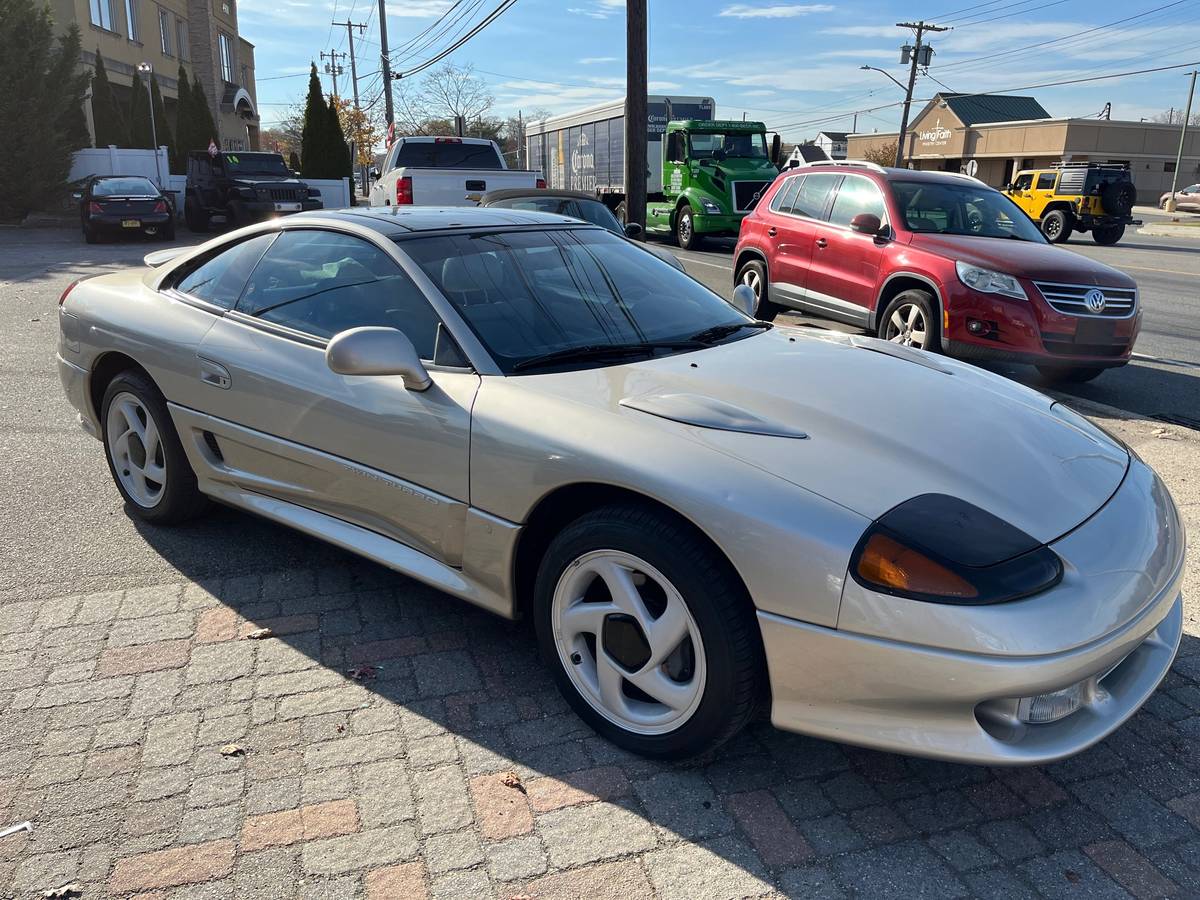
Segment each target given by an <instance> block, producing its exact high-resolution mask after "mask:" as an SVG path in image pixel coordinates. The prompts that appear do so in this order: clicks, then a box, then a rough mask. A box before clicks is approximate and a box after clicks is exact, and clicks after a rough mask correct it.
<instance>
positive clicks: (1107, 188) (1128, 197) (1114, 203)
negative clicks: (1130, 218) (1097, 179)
mask: <svg viewBox="0 0 1200 900" xmlns="http://www.w3.org/2000/svg"><path fill="white" fill-rule="evenodd" d="M1100 202H1101V203H1103V204H1104V211H1105V212H1106V213H1108V214H1109V215H1110V216H1127V215H1129V214H1130V213H1131V212H1133V204H1134V203H1136V202H1137V188H1135V187H1134V186H1133V184H1132V183H1131V182H1128V181H1108V182H1105V184H1104V186H1103V187H1102V188H1100Z"/></svg>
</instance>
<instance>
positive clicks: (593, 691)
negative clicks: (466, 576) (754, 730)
mask: <svg viewBox="0 0 1200 900" xmlns="http://www.w3.org/2000/svg"><path fill="white" fill-rule="evenodd" d="M534 604H535V606H534V616H535V619H534V624H535V627H536V629H537V636H538V645H539V647H540V649H541V651H542V654H543V657H544V658H545V659H546V660H547V662H548V663H549V665H550V666H551V667H552V669H553V672H554V678H555V681H556V683H557V685H558V688H559V690H560V691H561V692H562V694H563V696H564V697H565V698H566V700H567V702H568V703H569V704H570V705H571V707H572V708H573V709H574V710H575V712H576V713H577V714H578V715H579V717H580V718H582V719H583V720H584V721H585V722H587V724H588V725H590V726H591V727H592V728H593V729H595V730H596V731H597V732H599V733H600V734H601V735H602V736H604V737H605V738H607V739H608V740H610V741H612V742H613V743H614V744H617V745H618V746H620V747H623V748H624V749H626V750H630V751H632V752H634V753H639V754H642V755H644V756H651V757H658V758H664V759H675V758H682V757H687V756H693V755H696V754H698V753H702V752H705V751H707V750H711V749H712V748H714V747H716V746H718V745H720V744H721V743H723V742H724V741H727V740H729V739H730V738H731V737H733V736H734V735H735V734H737V732H738V731H740V730H741V729H742V728H743V727H744V726H745V725H746V723H747V722H749V720H750V718H751V717H752V716H753V714H754V713H755V711H756V710H757V707H758V703H759V700H760V699H761V697H762V696H763V687H764V682H765V664H764V661H763V652H762V643H761V637H760V635H759V633H758V626H757V623H756V621H755V618H754V611H753V606H752V604H751V602H750V598H749V597H748V596H747V595H746V590H745V587H744V586H743V585H742V583H741V581H740V580H739V579H738V578H737V576H736V575H735V574H734V573H733V571H732V570H731V569H730V567H729V565H728V564H727V563H726V562H725V560H724V559H722V558H721V557H720V555H719V554H718V553H717V552H716V551H715V550H714V549H713V548H712V547H711V546H710V545H708V544H707V542H705V541H704V540H703V539H702V538H701V537H700V536H699V535H697V534H696V533H695V532H694V531H692V530H691V529H690V528H689V527H688V526H687V525H685V524H684V523H681V522H679V521H678V520H676V519H674V518H673V517H671V516H670V515H667V514H665V513H662V512H659V511H658V510H655V509H653V508H650V507H644V506H639V505H632V504H631V505H613V506H606V507H602V508H600V509H597V510H594V511H593V512H591V513H588V514H587V515H585V516H583V517H582V518H580V519H577V520H576V521H575V522H573V523H572V524H570V525H568V526H567V527H566V528H565V529H563V531H561V532H560V533H559V535H558V536H557V537H556V538H555V539H554V540H553V541H552V542H551V544H550V546H549V548H548V549H547V551H546V554H545V556H544V557H543V559H542V563H541V566H540V567H539V570H538V575H537V583H536V587H535V596H534Z"/></svg>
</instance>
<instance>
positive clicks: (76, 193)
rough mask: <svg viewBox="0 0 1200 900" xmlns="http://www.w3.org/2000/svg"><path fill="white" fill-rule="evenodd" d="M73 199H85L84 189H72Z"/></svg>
mask: <svg viewBox="0 0 1200 900" xmlns="http://www.w3.org/2000/svg"><path fill="white" fill-rule="evenodd" d="M71 199H72V200H82V199H83V191H72V192H71Z"/></svg>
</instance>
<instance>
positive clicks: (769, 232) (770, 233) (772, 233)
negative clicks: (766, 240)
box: [767, 225, 779, 237]
mask: <svg viewBox="0 0 1200 900" xmlns="http://www.w3.org/2000/svg"><path fill="white" fill-rule="evenodd" d="M778 233H779V232H778V230H777V229H776V228H775V226H774V225H772V226H771V227H770V228H768V229H767V237H775V235H776V234H778Z"/></svg>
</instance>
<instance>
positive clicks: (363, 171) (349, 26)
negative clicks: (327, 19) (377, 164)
mask: <svg viewBox="0 0 1200 900" xmlns="http://www.w3.org/2000/svg"><path fill="white" fill-rule="evenodd" d="M333 24H334V25H336V26H342V25H344V26H345V27H346V36H347V37H348V38H349V39H350V83H351V84H352V85H353V86H354V108H355V109H356V110H359V111H360V112H361V111H362V107H361V106H359V103H358V64H357V62H356V61H355V59H354V29H355V28H357V29H358V33H359V34H362V33H363V31H365V30H366V28H367V26H366V25H355V24H354V23H353V22H351V21H350V17H349V16H347V17H346V21H345V22H334V23H333ZM355 148H356V149H357V148H358V141H357V136H355ZM358 177H359V180H360V181H361V182H362V192H363V195H364V196H365V195H366V193H367V167H366V166H365V165H362V164H359V167H358Z"/></svg>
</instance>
